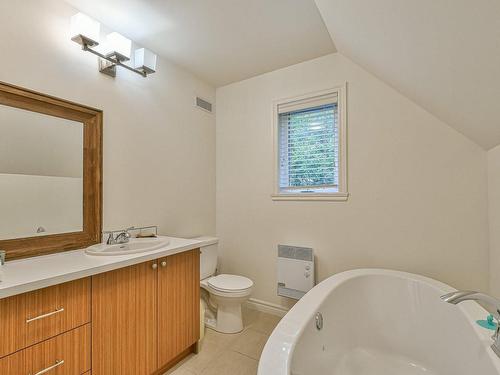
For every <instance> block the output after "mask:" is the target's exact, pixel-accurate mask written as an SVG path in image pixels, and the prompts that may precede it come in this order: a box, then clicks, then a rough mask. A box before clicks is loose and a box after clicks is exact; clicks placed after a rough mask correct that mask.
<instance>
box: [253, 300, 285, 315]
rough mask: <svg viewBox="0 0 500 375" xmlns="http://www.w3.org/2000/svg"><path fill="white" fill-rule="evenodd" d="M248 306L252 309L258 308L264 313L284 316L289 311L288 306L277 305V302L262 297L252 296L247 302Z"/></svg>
mask: <svg viewBox="0 0 500 375" xmlns="http://www.w3.org/2000/svg"><path fill="white" fill-rule="evenodd" d="M245 305H246V307H248V308H249V309H252V310H257V311H260V312H263V313H267V314H271V315H276V316H279V317H284V316H285V314H286V313H287V312H288V309H287V308H286V307H283V306H280V305H277V304H275V303H271V302H266V301H262V300H260V299H255V298H250V299H249V300H248V301H247V302H246V303H245Z"/></svg>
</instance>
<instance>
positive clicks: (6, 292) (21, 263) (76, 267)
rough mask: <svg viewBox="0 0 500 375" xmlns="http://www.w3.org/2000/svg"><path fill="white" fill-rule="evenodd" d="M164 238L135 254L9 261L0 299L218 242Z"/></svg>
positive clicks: (80, 254) (70, 253)
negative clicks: (159, 245)
mask: <svg viewBox="0 0 500 375" xmlns="http://www.w3.org/2000/svg"><path fill="white" fill-rule="evenodd" d="M168 239H169V240H170V243H169V244H168V245H167V246H165V247H163V248H161V249H158V250H153V251H148V252H144V253H137V254H129V255H114V256H94V255H88V254H86V253H85V250H83V249H82V250H72V251H66V252H62V253H56V254H50V255H43V256H38V257H33V258H27V259H20V260H13V261H9V262H7V263H6V264H5V265H4V266H3V267H2V269H3V277H2V281H0V299H1V298H5V297H10V296H13V295H16V294H21V293H25V292H30V291H32V290H36V289H41V288H45V287H48V286H52V285H56V284H61V283H64V282H67V281H71V280H76V279H80V278H83V277H87V276H92V275H96V274H98V273H103V272H107V271H112V270H115V269H118V268H123V267H127V266H131V265H134V264H138V263H142V262H146V261H148V260H153V259H158V258H161V257H165V256H169V255H173V254H177V253H181V252H183V251H187V250H192V249H196V248H198V247H203V246H207V245H210V244H214V243H217V242H218V240H217V238H214V237H203V238H198V239H185V238H176V237H168Z"/></svg>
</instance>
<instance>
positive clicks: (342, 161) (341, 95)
mask: <svg viewBox="0 0 500 375" xmlns="http://www.w3.org/2000/svg"><path fill="white" fill-rule="evenodd" d="M346 92H347V83H345V84H344V85H342V86H338V87H333V88H330V89H327V90H321V91H316V92H312V93H308V94H305V95H301V96H296V97H293V98H285V99H279V100H275V101H274V102H273V108H272V116H273V121H272V123H273V147H274V192H273V194H272V195H271V198H272V199H273V200H275V201H286V200H304V201H346V200H347V198H348V197H349V193H348V190H347V113H346V108H347V106H346ZM332 95H337V110H338V127H339V129H338V135H339V137H338V138H339V160H338V167H339V171H338V179H339V181H338V191H337V192H333V193H314V192H312V193H307V192H288V193H284V192H282V191H281V190H280V186H279V175H280V158H279V142H280V139H279V111H278V109H279V107H280V106H286V105H300V104H301V102H303V103H307V102H314V101H316V100H321V98H322V97H327V96H332Z"/></svg>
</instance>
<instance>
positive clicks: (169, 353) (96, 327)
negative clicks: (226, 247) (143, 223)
mask: <svg viewBox="0 0 500 375" xmlns="http://www.w3.org/2000/svg"><path fill="white" fill-rule="evenodd" d="M199 256H200V251H199V249H195V250H190V251H186V252H183V253H179V254H175V255H171V256H168V257H164V258H161V259H157V260H154V261H149V262H146V263H141V264H138V265H134V266H130V267H126V268H122V269H118V270H115V271H111V272H107V273H103V274H99V275H95V276H93V277H92V374H93V375H151V374H158V373H162V371H164V370H166V369H167V368H169V367H171V366H172V365H174V364H175V363H176V362H177V361H179V360H180V359H182V358H183V357H184V356H185V355H187V354H189V353H190V352H191V351H194V348H195V345H196V342H197V341H198V339H199V336H200V331H199V326H200V315H199V314H200V305H199V301H200V298H199V288H200V271H199V264H200V259H199Z"/></svg>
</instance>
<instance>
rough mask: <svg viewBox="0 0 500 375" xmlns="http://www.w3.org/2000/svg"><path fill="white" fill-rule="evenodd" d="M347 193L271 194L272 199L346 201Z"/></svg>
mask: <svg viewBox="0 0 500 375" xmlns="http://www.w3.org/2000/svg"><path fill="white" fill-rule="evenodd" d="M347 198H349V193H331V194H314V193H310V194H307V193H300V194H273V195H271V199H272V200H273V201H347Z"/></svg>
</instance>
